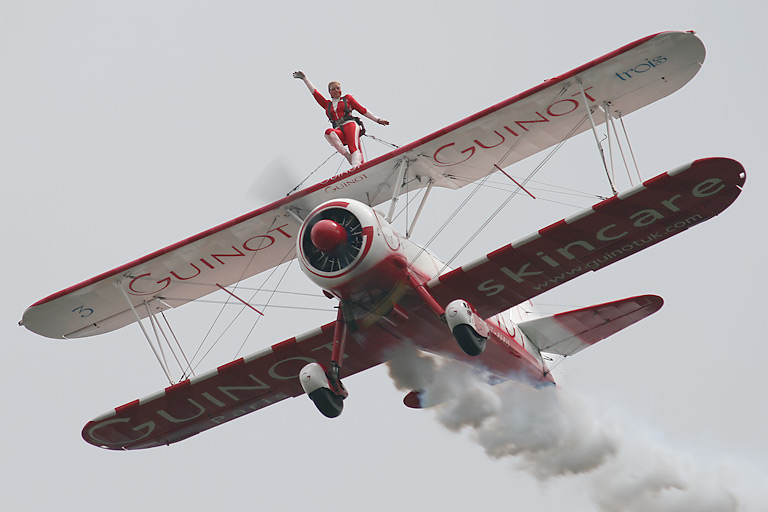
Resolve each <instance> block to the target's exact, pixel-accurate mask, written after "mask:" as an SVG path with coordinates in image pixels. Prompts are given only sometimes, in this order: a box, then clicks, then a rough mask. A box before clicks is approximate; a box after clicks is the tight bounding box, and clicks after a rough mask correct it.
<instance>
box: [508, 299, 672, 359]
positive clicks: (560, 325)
mask: <svg viewBox="0 0 768 512" xmlns="http://www.w3.org/2000/svg"><path fill="white" fill-rule="evenodd" d="M663 304H664V300H663V299H662V298H661V297H659V296H658V295H641V296H639V297H629V298H627V299H622V300H617V301H613V302H607V303H605V304H598V305H595V306H589V307H586V308H582V309H576V310H573V311H566V312H564V313H557V314H555V315H550V316H545V317H542V318H536V319H534V320H528V321H525V322H522V323H519V324H518V325H517V326H518V327H519V328H520V330H521V331H523V333H524V334H525V335H526V336H527V337H528V338H529V339H530V340H531V341H532V342H533V343H534V344H535V345H536V346H537V347H538V348H539V350H540V351H542V352H549V353H552V354H560V355H563V356H572V355H573V354H575V353H577V352H580V351H582V350H584V349H585V348H587V347H590V346H592V345H594V344H595V343H597V342H598V341H600V340H603V339H605V338H607V337H608V336H610V335H612V334H616V333H617V332H619V331H620V330H622V329H624V328H625V327H629V326H630V325H632V324H634V323H635V322H638V321H640V320H642V319H643V318H645V317H647V316H650V315H652V314H653V313H655V312H656V311H658V310H659V309H660V308H661V306H662V305H663Z"/></svg>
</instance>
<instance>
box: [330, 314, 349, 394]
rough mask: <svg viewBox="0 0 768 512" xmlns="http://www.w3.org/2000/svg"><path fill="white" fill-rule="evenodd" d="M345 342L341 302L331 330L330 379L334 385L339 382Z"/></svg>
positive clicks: (345, 329)
mask: <svg viewBox="0 0 768 512" xmlns="http://www.w3.org/2000/svg"><path fill="white" fill-rule="evenodd" d="M346 342H347V325H346V324H345V323H344V312H343V311H342V305H341V302H339V311H338V313H336V325H335V326H334V328H333V348H332V349H331V378H332V380H333V381H334V382H333V384H334V385H336V384H337V383H338V382H339V376H340V373H341V365H342V363H343V359H344V346H345V345H346Z"/></svg>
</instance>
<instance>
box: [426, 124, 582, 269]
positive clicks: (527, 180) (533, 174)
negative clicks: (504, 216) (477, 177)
mask: <svg viewBox="0 0 768 512" xmlns="http://www.w3.org/2000/svg"><path fill="white" fill-rule="evenodd" d="M586 119H587V116H584V117H582V118H581V120H580V121H579V122H578V123H576V125H575V126H574V127H573V128H572V129H571V131H570V132H568V134H567V135H566V136H565V138H563V139H562V140H561V141H560V142H559V143H558V144H557V145H556V146H555V147H554V148H552V150H551V151H550V152H549V153H548V154H547V156H546V157H544V159H543V160H542V161H541V162H540V163H539V164H538V165H537V166H536V167H535V168H534V169H533V170H532V171H531V172H530V174H529V175H528V176H527V177H526V178H525V179H524V180H523V183H522V184H523V186H525V185H527V184H528V182H529V181H530V180H531V178H533V176H535V175H536V174H537V173H538V172H539V171H540V170H541V169H542V168H543V167H544V165H545V164H546V163H547V162H549V160H550V159H551V158H552V157H553V156H554V155H555V153H557V151H558V150H559V149H560V148H562V147H563V145H564V144H565V143H566V141H567V140H568V139H570V138H571V137H572V136H573V134H574V133H575V132H576V130H578V129H579V127H580V126H581V125H582V124H583V123H584V121H585V120H586ZM491 172H493V171H491ZM487 176H490V174H488V175H487ZM487 176H486V177H487ZM483 185H485V180H483V181H481V183H480V186H483ZM480 186H478V187H477V188H476V189H475V191H477V190H479V189H480ZM519 192H520V188H516V189H515V190H514V191H512V192H511V193H510V195H509V196H508V197H507V198H506V199H505V200H504V201H503V202H502V204H501V205H500V206H499V207H498V208H496V211H494V212H493V214H491V215H490V216H489V217H488V218H487V219H486V220H485V222H483V224H482V225H481V226H480V228H478V229H477V230H475V231H474V232H473V233H472V235H471V236H470V237H469V239H468V240H467V241H466V242H465V243H464V245H462V246H461V247H460V248H459V250H458V251H456V253H454V255H453V256H452V257H451V258H450V259H449V260H448V261H447V262H445V264H444V265H443V268H442V269H441V270H440V272H438V274H441V273H443V272H444V271H445V269H447V268H448V267H449V266H450V264H451V263H452V262H453V260H455V259H456V258H457V257H458V256H459V255H460V254H461V253H462V252H463V251H464V250H465V249H466V248H467V247H468V246H469V244H471V243H472V242H473V241H474V240H475V238H477V236H478V235H479V234H480V233H481V232H482V231H483V229H485V228H486V227H487V226H488V224H490V223H491V221H492V220H493V219H494V218H496V216H497V215H498V214H499V213H501V211H502V210H503V209H504V207H505V206H506V205H507V204H509V202H510V201H511V200H512V199H513V198H514V197H515V196H516V195H517V194H518V193H519Z"/></svg>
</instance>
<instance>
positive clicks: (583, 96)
mask: <svg viewBox="0 0 768 512" xmlns="http://www.w3.org/2000/svg"><path fill="white" fill-rule="evenodd" d="M576 82H577V83H578V84H579V91H580V92H581V99H582V101H584V106H585V108H586V109H587V116H588V117H589V124H591V125H592V133H593V134H594V135H595V142H596V143H597V150H598V151H599V152H600V159H601V160H602V161H603V168H604V169H605V174H606V176H608V183H610V184H611V190H612V191H613V195H618V193H619V192H618V190H616V186H615V185H614V184H613V180H611V173H610V172H609V171H608V164H607V163H606V161H605V152H604V151H603V146H602V145H601V144H600V137H599V136H598V135H597V126H596V125H595V120H594V118H593V117H592V110H591V109H590V108H589V102H588V101H587V95H586V94H585V93H584V84H582V83H581V80H576Z"/></svg>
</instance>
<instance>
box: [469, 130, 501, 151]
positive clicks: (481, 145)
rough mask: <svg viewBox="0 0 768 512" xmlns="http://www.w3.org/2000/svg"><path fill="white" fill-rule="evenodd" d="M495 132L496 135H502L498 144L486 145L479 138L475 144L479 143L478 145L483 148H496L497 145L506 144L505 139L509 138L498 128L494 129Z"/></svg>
mask: <svg viewBox="0 0 768 512" xmlns="http://www.w3.org/2000/svg"><path fill="white" fill-rule="evenodd" d="M493 133H495V134H496V135H498V136H499V137H501V140H500V141H499V142H498V143H497V144H494V145H493V146H486V145H485V144H483V143H482V142H480V141H479V140H477V139H475V144H477V145H478V146H480V147H481V148H483V149H491V148H495V147H496V146H500V145H502V144H504V141H506V140H507V139H505V138H504V136H503V135H502V134H500V133H499V132H497V131H496V130H494V131H493Z"/></svg>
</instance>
